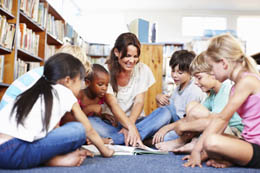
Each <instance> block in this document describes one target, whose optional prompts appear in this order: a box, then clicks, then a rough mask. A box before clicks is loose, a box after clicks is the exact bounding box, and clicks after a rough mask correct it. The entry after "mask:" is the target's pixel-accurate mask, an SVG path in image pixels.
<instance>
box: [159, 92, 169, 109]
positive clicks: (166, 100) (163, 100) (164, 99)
mask: <svg viewBox="0 0 260 173" xmlns="http://www.w3.org/2000/svg"><path fill="white" fill-rule="evenodd" d="M169 98H170V97H169V96H168V95H165V94H158V95H157V96H156V102H157V103H158V104H159V106H165V105H169V104H170V101H169Z"/></svg>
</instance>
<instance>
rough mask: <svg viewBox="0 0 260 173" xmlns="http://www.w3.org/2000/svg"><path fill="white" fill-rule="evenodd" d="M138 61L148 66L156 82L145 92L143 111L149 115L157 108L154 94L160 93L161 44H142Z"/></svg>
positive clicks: (161, 73) (161, 71) (161, 72)
mask: <svg viewBox="0 0 260 173" xmlns="http://www.w3.org/2000/svg"><path fill="white" fill-rule="evenodd" d="M140 61H141V62H143V63H144V64H146V65H148V67H150V69H151V70H152V72H153V75H154V78H155V80H156V83H155V84H153V85H152V86H151V87H150V88H149V90H148V91H147V93H146V94H145V102H144V103H145V104H144V112H145V114H146V115H149V114H150V113H151V112H152V111H153V110H155V109H156V108H157V104H156V100H155V98H156V95H157V94H159V93H162V75H163V70H162V66H163V45H162V44H142V46H141V55H140Z"/></svg>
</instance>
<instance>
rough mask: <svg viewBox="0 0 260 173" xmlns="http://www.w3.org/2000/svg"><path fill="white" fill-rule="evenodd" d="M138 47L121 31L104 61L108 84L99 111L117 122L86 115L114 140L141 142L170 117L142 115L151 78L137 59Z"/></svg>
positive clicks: (102, 134) (96, 126)
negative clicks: (113, 124)
mask: <svg viewBox="0 0 260 173" xmlns="http://www.w3.org/2000/svg"><path fill="white" fill-rule="evenodd" d="M140 47H141V44H140V42H139V40H138V39H137V37H136V36H135V35H134V34H132V33H123V34H121V35H120V36H119V37H118V38H117V40H116V42H115V45H114V47H113V49H112V50H111V54H110V58H109V59H108V61H107V65H108V69H109V72H110V79H111V81H110V83H111V86H112V87H110V88H109V89H108V92H107V94H106V96H105V102H106V105H105V106H104V107H103V112H105V113H108V114H111V115H114V116H115V118H116V119H117V121H118V122H119V125H118V126H117V127H113V126H112V125H111V124H110V123H108V122H104V121H103V120H101V119H100V118H98V117H90V121H91V124H92V125H93V127H94V128H95V129H96V130H97V131H98V133H99V134H100V135H101V136H103V137H108V138H112V140H113V143H114V144H123V143H125V144H126V145H132V146H136V144H138V145H142V142H141V140H144V139H145V138H147V137H150V136H152V135H153V134H154V133H155V132H156V131H157V130H158V129H159V128H160V127H161V126H163V125H165V124H166V123H169V122H170V120H171V116H168V115H167V116H165V117H161V116H160V115H154V116H148V117H145V118H144V111H143V107H144V97H145V93H146V91H147V90H148V88H149V87H150V86H152V85H153V84H154V83H155V79H154V77H153V74H152V72H151V70H150V69H149V67H148V66H147V65H145V64H143V63H141V62H139V56H140V53H141V48H140ZM159 120H160V121H159ZM140 138H141V139H140Z"/></svg>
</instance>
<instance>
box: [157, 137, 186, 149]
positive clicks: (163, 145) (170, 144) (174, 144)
mask: <svg viewBox="0 0 260 173" xmlns="http://www.w3.org/2000/svg"><path fill="white" fill-rule="evenodd" d="M183 145H184V142H183V141H182V140H181V139H180V138H178V139H175V140H172V141H167V142H160V143H158V144H155V147H156V148H157V149H159V150H162V151H173V150H174V149H176V148H179V147H181V146H183Z"/></svg>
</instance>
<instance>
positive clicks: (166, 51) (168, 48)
mask: <svg viewBox="0 0 260 173" xmlns="http://www.w3.org/2000/svg"><path fill="white" fill-rule="evenodd" d="M181 49H183V45H182V44H165V45H164V46H163V56H164V57H171V56H172V53H173V52H175V51H177V50H181Z"/></svg>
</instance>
